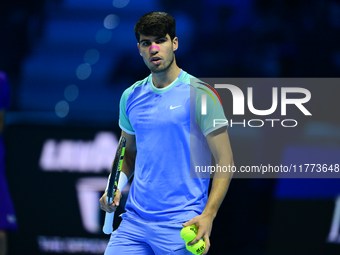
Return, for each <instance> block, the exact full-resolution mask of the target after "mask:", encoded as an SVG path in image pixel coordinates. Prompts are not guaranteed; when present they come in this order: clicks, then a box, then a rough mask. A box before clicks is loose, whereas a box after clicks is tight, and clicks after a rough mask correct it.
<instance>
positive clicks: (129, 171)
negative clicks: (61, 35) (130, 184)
mask: <svg viewBox="0 0 340 255" xmlns="http://www.w3.org/2000/svg"><path fill="white" fill-rule="evenodd" d="M135 162H136V154H135V153H133V152H131V151H126V152H125V156H124V161H123V165H122V172H123V173H124V174H125V175H126V177H127V178H128V179H130V178H131V176H132V175H133V173H134V170H135Z"/></svg>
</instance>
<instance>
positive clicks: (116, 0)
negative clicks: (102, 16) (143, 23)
mask: <svg viewBox="0 0 340 255" xmlns="http://www.w3.org/2000/svg"><path fill="white" fill-rule="evenodd" d="M129 2H130V0H113V1H112V5H113V6H114V7H116V8H124V7H125V6H127V5H128V4H129Z"/></svg>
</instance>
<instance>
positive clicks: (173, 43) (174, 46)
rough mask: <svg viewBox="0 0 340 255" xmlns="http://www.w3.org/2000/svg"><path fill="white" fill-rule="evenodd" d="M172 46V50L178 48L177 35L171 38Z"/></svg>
mask: <svg viewBox="0 0 340 255" xmlns="http://www.w3.org/2000/svg"><path fill="white" fill-rule="evenodd" d="M172 46H173V48H174V51H176V50H177V49H178V38H177V37H174V39H173V40H172Z"/></svg>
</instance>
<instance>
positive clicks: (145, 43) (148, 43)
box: [142, 42, 150, 46]
mask: <svg viewBox="0 0 340 255" xmlns="http://www.w3.org/2000/svg"><path fill="white" fill-rule="evenodd" d="M142 45H143V46H148V45H150V42H143V43H142Z"/></svg>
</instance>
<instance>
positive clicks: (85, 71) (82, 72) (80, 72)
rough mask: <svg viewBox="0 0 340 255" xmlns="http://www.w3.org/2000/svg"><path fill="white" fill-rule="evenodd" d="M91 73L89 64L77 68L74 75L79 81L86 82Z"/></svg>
mask: <svg viewBox="0 0 340 255" xmlns="http://www.w3.org/2000/svg"><path fill="white" fill-rule="evenodd" d="M91 72H92V68H91V65H90V64H89V63H83V64H80V65H79V66H78V67H77V70H76V75H77V77H78V79H79V80H86V79H87V78H89V77H90V75H91Z"/></svg>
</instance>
